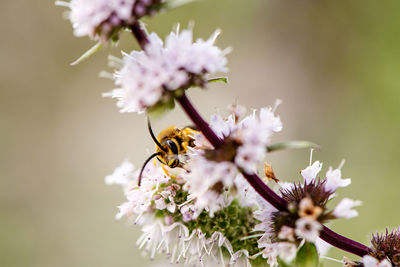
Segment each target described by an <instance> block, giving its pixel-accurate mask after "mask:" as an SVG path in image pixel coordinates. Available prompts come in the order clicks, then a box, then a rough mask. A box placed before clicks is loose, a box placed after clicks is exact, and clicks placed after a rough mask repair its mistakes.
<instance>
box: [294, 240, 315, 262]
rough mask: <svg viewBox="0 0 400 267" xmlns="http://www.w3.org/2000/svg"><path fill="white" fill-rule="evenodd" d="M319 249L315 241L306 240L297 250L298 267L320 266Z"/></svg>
mask: <svg viewBox="0 0 400 267" xmlns="http://www.w3.org/2000/svg"><path fill="white" fill-rule="evenodd" d="M318 261H319V256H318V251H317V247H316V246H315V245H314V243H311V242H305V243H304V245H303V246H301V247H300V249H299V250H298V251H297V255H296V266H297V267H318Z"/></svg>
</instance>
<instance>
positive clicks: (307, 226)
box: [295, 218, 322, 243]
mask: <svg viewBox="0 0 400 267" xmlns="http://www.w3.org/2000/svg"><path fill="white" fill-rule="evenodd" d="M321 229H322V226H321V224H320V223H319V222H317V221H315V220H312V219H309V218H300V219H298V220H297V221H296V230H295V233H296V235H297V236H298V237H299V238H303V239H305V240H306V241H308V242H313V243H314V242H315V241H316V240H317V238H318V236H319V231H320V230H321Z"/></svg>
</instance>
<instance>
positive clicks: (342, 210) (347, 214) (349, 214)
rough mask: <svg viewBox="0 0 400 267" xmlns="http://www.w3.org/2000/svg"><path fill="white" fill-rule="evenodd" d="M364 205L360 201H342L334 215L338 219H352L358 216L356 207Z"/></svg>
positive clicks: (345, 199) (348, 199)
mask: <svg viewBox="0 0 400 267" xmlns="http://www.w3.org/2000/svg"><path fill="white" fill-rule="evenodd" d="M361 204H362V203H361V201H359V200H352V199H350V198H344V199H342V200H341V201H340V202H339V204H338V205H337V206H336V207H335V209H334V210H333V215H334V216H335V217H337V218H346V219H350V218H353V217H356V216H358V212H357V211H356V210H353V208H354V207H357V206H360V205H361Z"/></svg>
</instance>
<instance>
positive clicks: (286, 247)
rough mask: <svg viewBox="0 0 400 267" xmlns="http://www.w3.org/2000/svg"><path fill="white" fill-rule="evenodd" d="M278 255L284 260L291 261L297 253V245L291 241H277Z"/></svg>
mask: <svg viewBox="0 0 400 267" xmlns="http://www.w3.org/2000/svg"><path fill="white" fill-rule="evenodd" d="M277 247H278V255H279V257H280V258H281V259H282V260H284V261H285V262H291V261H292V260H293V259H294V258H295V257H296V253H297V247H296V245H295V244H293V243H289V242H279V243H278V246H277Z"/></svg>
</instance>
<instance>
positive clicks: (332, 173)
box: [325, 167, 351, 192]
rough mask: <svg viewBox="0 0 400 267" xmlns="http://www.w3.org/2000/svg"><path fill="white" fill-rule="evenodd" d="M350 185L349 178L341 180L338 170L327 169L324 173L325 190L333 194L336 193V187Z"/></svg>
mask: <svg viewBox="0 0 400 267" xmlns="http://www.w3.org/2000/svg"><path fill="white" fill-rule="evenodd" d="M350 184H351V179H350V178H347V179H342V172H341V171H340V169H335V170H333V169H332V167H329V170H328V171H327V172H326V184H325V188H326V190H328V191H332V192H333V191H336V189H337V188H338V187H346V186H348V185H350Z"/></svg>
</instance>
